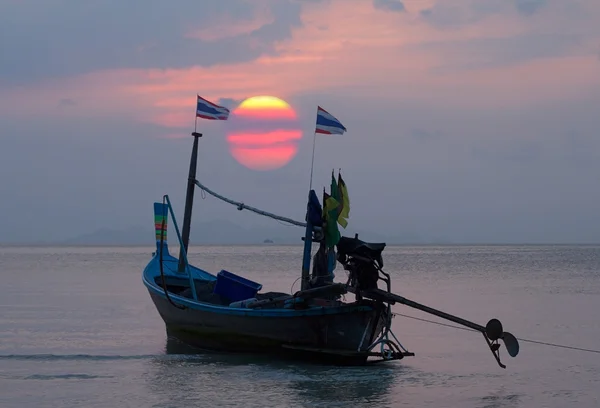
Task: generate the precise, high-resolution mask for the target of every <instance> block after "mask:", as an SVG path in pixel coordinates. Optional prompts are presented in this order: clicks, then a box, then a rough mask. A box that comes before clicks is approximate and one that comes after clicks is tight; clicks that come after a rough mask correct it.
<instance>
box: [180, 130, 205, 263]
mask: <svg viewBox="0 0 600 408" xmlns="http://www.w3.org/2000/svg"><path fill="white" fill-rule="evenodd" d="M192 136H194V145H193V147H192V157H191V158H190V171H189V174H188V183H187V192H186V195H185V210H184V213H183V227H182V231H181V234H182V241H183V248H180V250H179V268H178V270H179V272H183V271H185V266H186V265H185V258H187V250H188V244H189V241H190V227H191V223H192V208H193V206H194V190H195V188H196V167H197V164H198V139H199V138H201V137H202V133H198V132H193V133H192ZM183 251H185V253H186V256H185V257H184V256H183Z"/></svg>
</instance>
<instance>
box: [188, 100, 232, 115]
mask: <svg viewBox="0 0 600 408" xmlns="http://www.w3.org/2000/svg"><path fill="white" fill-rule="evenodd" d="M197 96H198V104H197V105H196V117H198V118H202V119H210V120H227V119H228V118H229V109H227V108H226V107H224V106H219V105H217V104H214V103H212V102H210V101H207V100H206V99H204V98H201V97H200V95H197Z"/></svg>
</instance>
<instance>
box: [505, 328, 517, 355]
mask: <svg viewBox="0 0 600 408" xmlns="http://www.w3.org/2000/svg"><path fill="white" fill-rule="evenodd" d="M502 341H503V342H504V346H505V347H506V351H507V352H508V355H509V356H511V357H516V356H517V354H519V341H518V340H517V338H516V337H515V336H513V335H512V334H510V333H509V332H504V333H502Z"/></svg>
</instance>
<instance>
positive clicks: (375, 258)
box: [337, 234, 390, 300]
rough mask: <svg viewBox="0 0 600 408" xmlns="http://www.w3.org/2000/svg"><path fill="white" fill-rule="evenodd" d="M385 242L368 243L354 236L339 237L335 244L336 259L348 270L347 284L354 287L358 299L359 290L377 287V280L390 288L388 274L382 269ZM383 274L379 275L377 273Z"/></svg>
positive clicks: (359, 297)
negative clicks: (380, 280) (382, 281)
mask: <svg viewBox="0 0 600 408" xmlns="http://www.w3.org/2000/svg"><path fill="white" fill-rule="evenodd" d="M385 246H386V244H385V243H383V242H382V243H368V242H364V241H361V240H360V239H358V234H356V235H355V236H354V238H347V237H341V238H340V240H339V242H338V244H337V260H338V262H339V263H341V264H342V265H343V266H344V269H345V270H347V271H348V272H349V274H348V286H351V287H354V288H356V296H357V299H358V300H360V299H361V296H360V291H361V290H369V289H377V281H378V280H379V279H382V280H384V281H385V282H386V284H387V289H388V291H389V290H390V280H389V275H388V274H387V273H385V272H383V271H382V269H381V268H383V258H382V256H381V253H382V252H383V250H384V248H385ZM380 272H381V273H382V274H383V276H380V274H379V273H380Z"/></svg>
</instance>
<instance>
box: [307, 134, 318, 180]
mask: <svg viewBox="0 0 600 408" xmlns="http://www.w3.org/2000/svg"><path fill="white" fill-rule="evenodd" d="M316 143H317V132H315V133H313V150H312V160H311V163H310V184H309V186H308V191H310V190H312V180H313V168H314V166H315V145H316Z"/></svg>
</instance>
